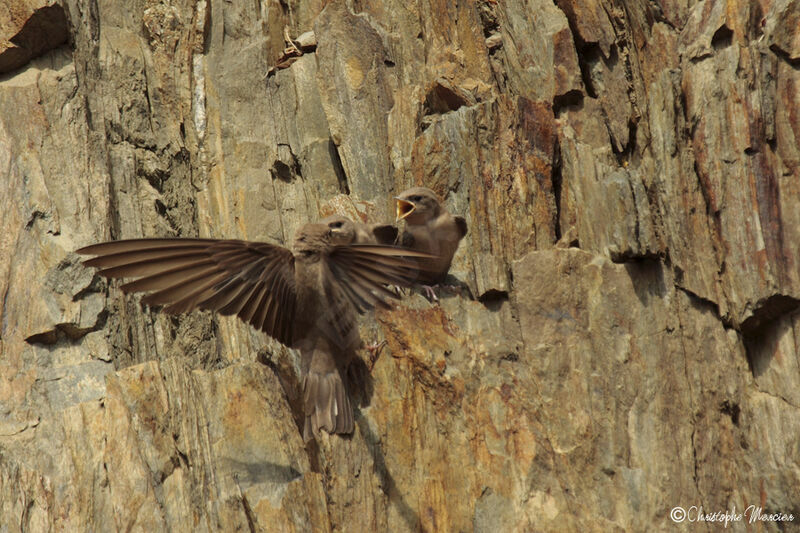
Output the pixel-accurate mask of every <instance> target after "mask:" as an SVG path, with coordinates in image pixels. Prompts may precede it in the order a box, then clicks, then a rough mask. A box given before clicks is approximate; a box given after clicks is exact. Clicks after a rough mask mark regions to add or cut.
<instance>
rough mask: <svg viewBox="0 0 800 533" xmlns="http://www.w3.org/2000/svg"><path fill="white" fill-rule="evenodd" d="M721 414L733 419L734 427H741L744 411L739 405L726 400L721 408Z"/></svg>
mask: <svg viewBox="0 0 800 533" xmlns="http://www.w3.org/2000/svg"><path fill="white" fill-rule="evenodd" d="M719 412H720V413H722V414H726V415H728V416H729V417H731V422H733V425H734V426H737V427H738V426H739V417H740V415H741V413H742V410H741V408H740V407H739V404H738V403H736V402H731V401H729V400H724V401H723V402H722V403H721V404H720V406H719Z"/></svg>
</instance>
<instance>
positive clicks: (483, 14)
mask: <svg viewBox="0 0 800 533" xmlns="http://www.w3.org/2000/svg"><path fill="white" fill-rule="evenodd" d="M477 7H478V16H479V17H480V19H481V26H482V28H483V36H484V37H485V38H489V37H491V36H492V35H493V34H495V33H497V31H498V30H499V29H500V23H499V22H497V13H496V11H495V9H496V7H497V3H496V2H492V1H490V0H479V1H478V3H477Z"/></svg>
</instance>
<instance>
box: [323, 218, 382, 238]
mask: <svg viewBox="0 0 800 533" xmlns="http://www.w3.org/2000/svg"><path fill="white" fill-rule="evenodd" d="M319 223H320V224H325V225H326V226H328V227H329V228H330V229H331V232H332V233H333V239H334V242H337V243H338V244H352V243H357V244H394V242H395V241H396V240H397V228H396V227H394V226H393V225H391V224H362V223H361V222H353V221H352V220H350V219H349V218H347V217H345V216H342V215H331V216H329V217H325V218H323V219H322V220H320V221H319Z"/></svg>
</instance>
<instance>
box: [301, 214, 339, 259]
mask: <svg viewBox="0 0 800 533" xmlns="http://www.w3.org/2000/svg"><path fill="white" fill-rule="evenodd" d="M332 237H333V232H332V231H331V229H330V228H329V227H328V226H327V225H326V224H320V223H315V224H306V225H305V226H303V227H302V228H300V230H299V231H298V232H297V235H296V236H295V239H294V247H293V249H292V251H293V253H294V256H295V257H296V258H298V259H303V260H306V261H308V260H311V261H317V260H319V258H320V256H321V255H322V253H323V252H325V251H327V250H328V249H330V247H331V245H332V244H333V242H332Z"/></svg>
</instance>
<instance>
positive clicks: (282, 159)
mask: <svg viewBox="0 0 800 533" xmlns="http://www.w3.org/2000/svg"><path fill="white" fill-rule="evenodd" d="M270 174H272V178H273V179H279V180H281V181H283V182H286V183H291V182H293V181H294V179H295V178H296V177H297V176H301V175H302V172H301V169H300V162H299V161H298V160H297V158H296V157H295V155H294V153H293V152H292V148H291V147H290V146H289V145H288V144H278V155H277V157H276V158H275V160H274V161H273V162H272V168H271V169H270Z"/></svg>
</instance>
